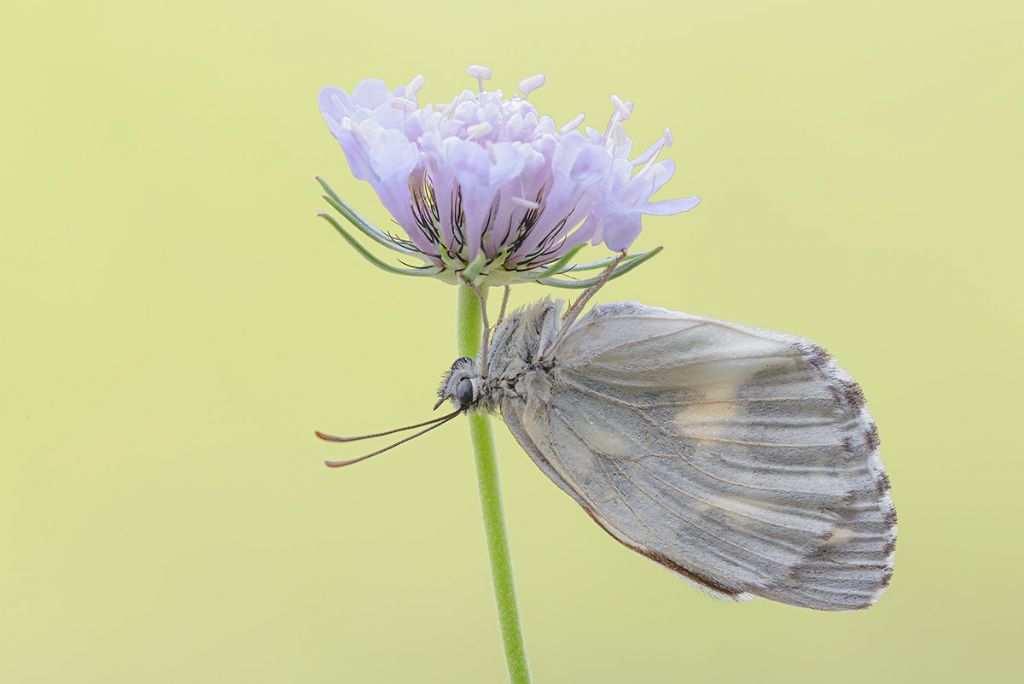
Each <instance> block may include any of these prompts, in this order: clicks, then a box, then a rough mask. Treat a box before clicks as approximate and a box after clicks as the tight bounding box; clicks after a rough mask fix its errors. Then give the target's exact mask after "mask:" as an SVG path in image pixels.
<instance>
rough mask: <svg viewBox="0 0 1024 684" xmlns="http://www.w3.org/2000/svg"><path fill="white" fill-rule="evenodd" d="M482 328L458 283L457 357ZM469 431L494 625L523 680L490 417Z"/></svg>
mask: <svg viewBox="0 0 1024 684" xmlns="http://www.w3.org/2000/svg"><path fill="white" fill-rule="evenodd" d="M482 292H483V294H484V295H485V296H486V294H487V290H486V289H483V290H482ZM481 329H482V318H481V312H480V302H479V300H478V299H477V297H476V294H474V293H473V291H472V290H470V289H469V288H468V287H466V286H465V285H459V316H458V328H457V331H458V343H459V356H470V357H473V358H476V355H477V352H479V351H480V335H481ZM469 434H470V437H471V439H472V442H473V452H474V454H475V456H476V477H477V481H478V482H479V485H480V508H481V510H482V512H483V517H484V532H485V534H486V535H487V551H488V554H489V555H490V557H491V580H492V582H493V584H494V599H495V601H496V602H497V604H498V624H499V625H500V626H501V641H502V644H503V645H504V647H505V662H506V664H507V665H508V676H509V680H510V681H511V682H513V684H528V683H529V682H530V666H529V665H528V664H527V662H526V645H525V644H524V642H523V628H522V625H520V623H519V606H518V605H517V604H516V587H515V582H514V580H513V578H512V557H511V555H509V551H508V532H507V530H506V529H505V511H504V509H503V508H502V504H501V482H500V481H499V479H498V460H497V450H496V449H495V448H494V431H493V430H491V419H490V416H488V415H487V414H486V413H476V414H473V415H470V416H469Z"/></svg>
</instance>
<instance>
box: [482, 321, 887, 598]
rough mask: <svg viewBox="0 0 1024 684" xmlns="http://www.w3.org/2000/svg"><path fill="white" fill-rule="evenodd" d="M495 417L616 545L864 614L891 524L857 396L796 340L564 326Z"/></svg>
mask: <svg viewBox="0 0 1024 684" xmlns="http://www.w3.org/2000/svg"><path fill="white" fill-rule="evenodd" d="M522 383H523V387H524V390H525V391H524V395H525V401H523V400H508V401H506V402H503V404H502V412H503V414H504V415H505V419H506V422H507V423H508V424H509V427H510V429H511V430H512V432H513V434H514V435H515V436H516V437H517V439H518V440H519V441H520V443H521V444H523V446H524V448H525V449H526V450H527V451H528V452H529V453H530V455H531V456H532V457H533V459H534V460H535V461H536V462H537V463H538V465H540V467H541V468H542V470H544V471H545V472H546V473H547V474H548V475H549V477H551V478H552V479H553V480H554V481H555V482H556V484H558V485H559V487H561V488H562V489H563V490H565V491H566V492H567V493H569V494H570V495H571V496H572V497H573V498H574V499H575V500H576V501H577V502H578V503H580V505H581V506H583V508H584V509H585V510H587V512H588V513H589V514H590V515H591V516H592V517H593V518H594V519H595V520H596V521H597V522H598V523H599V524H600V525H601V526H602V527H604V528H605V529H606V530H607V531H608V532H609V533H610V534H611V535H612V536H614V537H615V538H617V539H618V540H619V541H621V542H622V543H624V544H626V545H627V546H629V547H630V548H633V549H634V550H636V551H638V552H640V553H643V554H644V555H647V556H649V557H651V558H653V559H655V560H656V561H658V562H660V563H662V564H663V565H665V566H667V567H669V568H670V569H672V570H674V571H676V572H677V573H679V574H680V575H682V576H683V577H685V578H687V579H688V580H690V581H691V582H693V583H695V584H697V585H698V586H701V587H702V588H704V589H706V590H708V591H709V592H711V593H713V594H717V595H722V596H727V597H733V598H738V599H742V598H747V597H749V596H751V595H757V596H763V597H766V598H770V599H773V600H777V601H782V602H784V603H790V604H794V605H800V606H807V607H812V608H818V609H826V610H843V609H850V608H859V607H864V606H867V605H870V604H871V603H873V602H874V601H875V600H877V598H878V596H879V595H880V593H881V591H882V590H883V589H884V587H885V586H886V584H887V583H888V580H889V577H890V576H891V573H892V551H893V546H894V539H895V513H894V512H893V508H892V503H891V500H890V499H889V495H888V481H887V479H886V477H885V474H884V471H883V470H882V468H881V462H880V461H879V459H878V451H877V448H878V439H877V432H876V431H875V429H874V423H873V422H872V421H871V419H870V416H869V415H868V414H867V412H866V410H865V408H864V401H863V395H862V394H861V393H860V390H859V388H858V387H857V385H856V384H855V383H854V382H853V381H852V380H851V379H850V378H849V376H847V375H846V374H845V373H844V372H843V371H841V370H840V369H838V368H837V367H836V366H835V364H834V362H833V361H832V359H831V357H829V356H828V355H827V354H826V353H825V352H824V351H823V350H821V348H820V347H817V346H816V345H814V344H813V343H811V342H809V341H808V340H804V339H802V338H797V337H792V336H788V335H782V334H779V333H774V332H770V331H763V330H756V329H753V328H747V327H744V326H739V325H735V324H731V323H725V322H721V321H715V320H712V319H707V318H701V317H698V316H690V315H686V314H680V313H676V312H672V311H667V310H664V309H656V308H652V307H646V306H642V305H639V304H634V303H619V304H611V305H602V306H597V307H595V308H594V309H593V310H592V311H591V312H590V313H589V314H587V315H586V316H584V317H583V318H582V319H580V320H579V321H577V322H576V323H575V324H573V326H572V328H571V329H570V330H569V331H568V332H567V334H566V336H565V338H564V340H563V341H562V343H561V345H560V346H559V347H558V348H557V350H556V352H555V357H554V365H553V367H552V368H551V369H549V370H548V371H534V372H532V373H529V374H528V375H527V377H525V378H524V379H523V381H522Z"/></svg>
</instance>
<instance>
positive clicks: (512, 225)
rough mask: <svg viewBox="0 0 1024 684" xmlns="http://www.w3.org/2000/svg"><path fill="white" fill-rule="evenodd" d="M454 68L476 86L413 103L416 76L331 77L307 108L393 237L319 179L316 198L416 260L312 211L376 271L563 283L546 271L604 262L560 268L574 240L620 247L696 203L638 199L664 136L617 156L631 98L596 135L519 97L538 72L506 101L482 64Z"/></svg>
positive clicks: (657, 172) (645, 194) (644, 194)
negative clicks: (651, 218)
mask: <svg viewBox="0 0 1024 684" xmlns="http://www.w3.org/2000/svg"><path fill="white" fill-rule="evenodd" d="M467 72H468V73H469V75H470V76H473V77H474V78H476V79H477V83H478V92H473V91H470V90H465V91H463V92H462V93H460V94H459V95H457V96H456V97H455V98H454V99H453V100H452V101H451V102H450V103H448V104H426V105H423V106H421V105H420V104H419V100H418V93H419V91H420V89H421V88H422V86H423V82H424V80H423V77H422V76H417V77H416V78H415V79H413V80H412V81H411V82H410V83H409V84H408V85H403V86H399V87H397V88H395V89H391V88H389V87H388V86H387V85H385V83H384V82H383V81H381V80H378V79H369V80H366V81H363V82H361V83H359V84H358V85H357V86H356V87H355V89H354V90H353V91H352V94H351V95H350V94H349V93H347V92H346V91H345V90H343V89H341V88H337V87H334V86H330V87H327V88H324V89H323V90H322V91H321V92H320V112H321V114H322V115H323V117H324V119H325V120H326V121H327V125H328V126H329V127H330V130H331V133H332V134H333V135H334V137H335V138H337V140H338V142H339V143H341V147H342V149H343V150H344V152H345V157H346V158H347V159H348V163H349V166H350V167H351V169H352V173H353V175H355V177H356V178H359V179H362V180H365V181H367V182H369V183H370V185H372V186H373V189H374V190H375V191H376V192H377V195H378V196H379V197H380V199H381V202H382V203H383V204H384V206H385V208H386V209H387V210H388V212H389V213H390V214H391V216H392V218H393V219H394V221H395V222H396V223H397V224H398V225H399V226H400V227H401V229H402V231H403V232H404V233H405V236H404V237H400V236H397V235H393V234H390V233H386V232H384V231H381V230H379V229H376V228H374V227H373V226H370V225H369V224H368V223H367V222H366V221H365V219H363V218H362V217H361V216H359V215H358V214H357V213H356V212H355V211H354V210H353V209H352V208H351V207H349V206H348V205H347V204H346V203H345V202H344V201H342V200H341V199H340V197H338V196H337V194H336V193H335V192H334V191H333V190H332V189H331V188H330V187H329V186H327V184H326V183H324V182H323V181H322V180H321V184H322V185H323V186H324V189H325V190H326V192H327V195H326V199H327V200H328V202H330V203H331V204H332V205H333V206H334V208H335V209H337V210H338V211H339V212H341V213H342V214H343V215H344V216H345V217H346V218H347V219H348V220H349V221H350V222H352V223H353V225H355V226H356V227H357V228H358V229H359V230H361V231H362V232H363V233H365V234H366V235H368V236H369V237H371V238H372V239H373V240H375V241H376V242H378V243H379V244H381V245H383V246H385V247H389V248H390V249H393V250H395V251H398V252H401V253H402V254H403V255H407V256H415V257H419V258H421V259H422V260H423V262H424V265H423V266H417V267H411V268H406V269H402V268H397V267H394V266H390V265H388V264H385V263H384V262H382V261H380V260H379V259H377V258H376V257H374V256H373V255H372V254H370V253H369V252H368V251H366V250H365V249H364V248H362V247H361V245H359V243H358V242H357V241H356V240H355V238H353V237H352V236H351V235H350V234H349V233H347V232H346V231H345V230H344V229H343V228H342V227H341V225H340V224H339V223H338V222H337V221H335V220H334V219H333V217H331V216H329V215H326V214H323V216H324V218H327V219H328V220H329V221H331V223H332V224H333V225H334V226H335V228H337V229H338V230H339V232H341V233H342V235H343V237H345V238H346V239H347V240H348V241H349V243H350V244H352V245H353V246H354V247H356V248H357V249H359V250H360V252H361V253H362V254H363V256H366V257H367V258H369V259H371V261H374V263H375V264H377V265H378V266H382V267H386V268H387V270H390V271H392V272H401V273H404V274H407V275H431V276H438V277H441V278H443V279H445V280H448V281H449V282H457V274H460V273H461V274H463V275H464V276H466V275H469V277H470V278H471V279H473V280H475V281H477V282H479V279H484V280H486V281H487V283H488V284H505V283H509V282H518V281H529V280H537V281H540V282H544V283H547V284H553V285H558V284H562V285H563V286H570V287H571V286H576V285H578V284H585V282H586V281H572V280H567V279H565V278H555V277H553V276H556V275H559V274H565V273H568V272H570V271H573V270H586V269H587V268H600V267H601V266H603V265H605V264H607V263H610V261H611V259H610V258H609V259H606V260H604V261H600V262H593V263H591V264H575V265H571V264H569V261H570V260H571V258H572V257H573V256H574V255H575V254H576V253H577V252H578V251H579V249H580V248H581V247H582V246H583V245H584V244H585V243H587V242H590V243H592V244H594V245H598V244H600V243H604V244H605V245H606V246H607V247H608V248H609V249H611V250H612V251H614V252H617V253H621V252H625V251H626V250H628V249H629V247H630V245H632V243H633V241H634V240H635V239H636V238H637V236H638V235H639V234H640V229H641V218H642V216H643V215H644V214H675V213H679V212H682V211H686V210H687V209H690V208H692V207H694V206H695V205H696V204H697V203H698V201H699V200H698V198H696V197H688V198H683V199H671V200H663V201H658V202H652V201H650V198H651V196H652V195H654V193H656V192H657V191H658V189H659V188H661V186H663V185H664V184H665V183H666V182H667V181H668V180H669V179H670V178H671V177H672V174H673V172H674V170H675V167H674V165H673V163H672V162H671V161H669V160H661V161H659V160H658V158H659V156H660V153H661V151H662V150H663V149H664V148H666V147H668V146H669V145H670V144H671V143H672V138H671V135H670V134H669V131H668V130H667V129H666V130H665V133H664V135H663V136H662V137H661V139H659V140H658V141H657V142H655V143H654V144H653V145H651V146H650V147H648V148H647V149H646V150H645V151H644V152H642V153H641V154H639V155H638V156H636V157H635V158H632V159H630V154H631V152H632V141H631V140H630V139H629V137H628V136H627V135H626V133H625V130H624V128H623V123H624V122H625V121H626V120H627V119H629V117H630V115H631V114H632V111H633V104H632V103H631V102H624V101H622V100H621V99H619V98H618V97H616V96H614V95H613V96H612V98H611V101H612V104H613V110H612V115H611V119H610V120H609V121H608V124H607V126H605V128H604V131H603V132H602V131H598V130H595V129H592V128H590V127H585V128H583V130H582V131H581V130H579V129H580V125H581V123H582V122H583V115H582V114H580V115H579V116H577V117H575V118H574V119H573V120H572V121H570V122H568V123H567V124H565V125H564V126H561V127H559V126H558V125H557V124H556V123H555V121H554V120H553V119H552V118H551V117H550V116H547V115H542V114H540V113H539V112H538V111H537V109H536V108H535V107H534V106H533V105H532V104H531V103H530V102H529V100H528V98H529V96H530V94H531V93H532V92H533V91H535V90H536V89H538V88H539V87H540V86H541V85H543V84H544V76H543V75H540V74H538V75H536V76H532V77H530V78H527V79H524V80H523V81H521V82H520V83H519V85H518V91H519V94H517V95H513V96H512V97H510V98H506V97H505V96H504V94H503V93H502V91H500V90H494V91H488V90H485V89H484V81H486V80H489V79H490V77H491V71H490V70H489V69H487V68H485V67H482V66H478V65H474V66H471V67H470V68H469V69H468V70H467ZM318 180H319V179H318ZM656 251H657V250H653V251H651V252H646V253H640V254H634V255H629V256H628V257H627V258H626V259H624V260H623V261H622V262H621V264H620V266H619V267H618V268H619V269H620V270H622V271H623V272H624V271H625V270H629V269H631V268H633V267H635V266H637V265H639V263H641V262H642V261H643V260H646V259H647V258H649V257H650V256H653V254H654V253H655V252H656Z"/></svg>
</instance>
